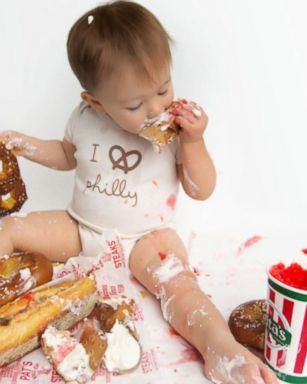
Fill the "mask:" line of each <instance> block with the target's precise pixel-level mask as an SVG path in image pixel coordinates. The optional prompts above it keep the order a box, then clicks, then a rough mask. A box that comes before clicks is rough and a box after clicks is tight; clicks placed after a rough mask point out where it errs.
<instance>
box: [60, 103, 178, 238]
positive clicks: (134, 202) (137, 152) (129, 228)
mask: <svg viewBox="0 0 307 384" xmlns="http://www.w3.org/2000/svg"><path fill="white" fill-rule="evenodd" d="M65 139H66V140H68V141H69V142H70V143H72V144H73V145H74V146H75V147H76V152H75V158H76V160H77V167H76V176H75V185H74V191H73V197H72V201H71V202H70V204H69V207H68V212H69V213H70V215H71V216H72V217H73V218H74V219H76V220H77V221H78V222H79V223H80V224H82V225H85V226H86V227H88V228H89V229H91V230H94V231H96V232H98V233H103V232H104V231H105V230H106V229H114V230H116V231H117V232H118V233H119V234H121V235H123V236H125V235H127V236H134V235H136V236H138V235H140V234H143V233H147V232H150V231H151V230H154V229H158V228H160V227H165V226H167V225H168V223H170V222H171V220H172V219H173V216H174V208H175V204H176V199H177V194H178V187H179V181H178V176H177V172H176V162H177V161H176V155H177V148H178V141H177V140H176V141H174V142H173V143H172V144H170V145H168V146H166V147H164V148H163V150H162V151H161V153H158V152H157V151H155V149H154V147H153V145H152V144H151V143H150V142H149V141H146V140H145V139H143V138H140V137H139V136H137V135H135V134H132V133H129V132H126V131H124V130H123V129H121V128H120V127H119V126H118V125H117V124H115V123H114V122H113V120H112V119H111V118H109V117H108V116H107V115H106V114H103V113H101V114H99V113H97V112H96V111H94V110H93V109H92V108H91V107H90V106H88V105H87V104H85V103H84V102H82V103H81V104H80V105H79V106H78V107H77V108H76V109H75V110H74V111H73V113H72V115H71V117H70V119H69V121H68V123H67V127H66V130H65Z"/></svg>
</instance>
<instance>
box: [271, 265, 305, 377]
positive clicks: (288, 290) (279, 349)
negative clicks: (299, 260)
mask: <svg viewBox="0 0 307 384" xmlns="http://www.w3.org/2000/svg"><path fill="white" fill-rule="evenodd" d="M264 358H265V362H266V363H267V365H268V366H270V367H271V368H272V369H273V371H275V373H276V375H277V377H278V379H279V381H280V382H282V383H298V384H306V383H307V291H305V290H301V289H297V288H293V287H290V286H288V285H285V284H283V283H282V282H280V281H278V280H276V279H275V278H274V277H273V276H272V275H271V274H270V272H268V318H267V326H266V333H265V349H264Z"/></svg>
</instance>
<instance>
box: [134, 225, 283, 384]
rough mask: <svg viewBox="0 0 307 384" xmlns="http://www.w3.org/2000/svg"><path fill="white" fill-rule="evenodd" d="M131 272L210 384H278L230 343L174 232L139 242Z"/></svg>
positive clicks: (250, 356) (165, 231)
mask: <svg viewBox="0 0 307 384" xmlns="http://www.w3.org/2000/svg"><path fill="white" fill-rule="evenodd" d="M130 269H131V272H132V274H133V275H134V276H135V278H136V279H137V280H138V281H139V282H140V283H141V284H143V285H144V286H145V287H146V288H147V289H148V290H149V291H150V292H151V293H152V294H154V295H155V296H156V297H157V298H158V299H160V301H161V308H162V312H163V315H164V317H165V318H166V320H167V321H169V323H170V324H171V325H172V326H173V327H174V328H175V329H176V331H177V332H178V333H179V334H181V335H182V336H183V337H184V338H185V339H186V340H187V341H189V342H190V343H191V344H192V345H193V346H194V347H195V348H196V349H197V350H198V351H199V352H200V353H201V355H202V356H203V358H204V360H205V368H204V371H205V375H206V376H207V377H208V378H209V379H211V380H212V381H214V382H216V383H223V384H224V383H225V384H226V383H227V384H232V383H233V384H235V383H241V384H243V383H246V384H247V383H248V384H261V383H266V384H269V383H272V384H273V383H274V384H275V383H277V380H276V378H275V376H274V375H273V374H272V373H271V371H270V370H269V369H268V368H267V367H266V366H265V365H264V364H263V363H262V362H261V361H260V360H259V359H258V358H256V357H255V356H254V355H253V354H251V353H250V352H249V351H248V350H247V349H246V348H244V347H242V346H241V345H240V344H238V343H237V342H236V341H235V340H234V338H233V336H232V335H231V333H230V331H229V328H228V325H227V323H226V321H225V320H224V318H223V317H222V315H221V314H220V313H219V312H218V310H217V309H216V307H215V306H214V305H213V303H212V302H211V301H210V299H209V298H208V297H207V296H206V294H205V293H204V292H203V291H202V290H201V289H200V287H199V285H198V283H197V280H196V277H195V275H194V273H193V272H192V271H191V269H190V266H189V263H188V256H187V252H186V250H185V247H184V245H183V243H182V241H181V240H180V238H179V237H178V235H177V234H176V232H175V231H173V230H171V229H163V230H158V231H155V232H152V233H150V234H148V235H146V236H144V237H142V238H141V239H140V240H139V241H138V242H137V243H136V245H135V246H134V248H133V250H132V252H131V255H130Z"/></svg>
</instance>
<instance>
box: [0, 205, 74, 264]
mask: <svg viewBox="0 0 307 384" xmlns="http://www.w3.org/2000/svg"><path fill="white" fill-rule="evenodd" d="M23 251H25V252H40V253H42V254H44V255H45V256H46V257H47V258H48V259H50V260H52V261H66V260H67V259H68V258H69V257H71V256H76V255H78V254H79V252H80V251H81V243H80V238H79V232H78V224H77V223H76V221H75V220H73V219H72V218H71V217H70V216H69V215H68V213H67V212H65V211H42V212H33V213H30V214H28V215H26V216H24V217H23V216H6V217H4V218H3V219H1V221H0V256H2V255H11V254H12V253H13V252H23Z"/></svg>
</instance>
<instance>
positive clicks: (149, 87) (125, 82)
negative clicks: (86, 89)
mask: <svg viewBox="0 0 307 384" xmlns="http://www.w3.org/2000/svg"><path fill="white" fill-rule="evenodd" d="M149 73H150V78H149V77H145V75H143V76H140V74H139V73H138V72H137V70H136V69H135V68H134V67H133V66H132V65H129V64H127V66H126V67H125V68H124V70H122V71H121V73H120V74H119V75H118V76H115V75H113V76H112V77H111V78H110V79H109V80H108V81H107V82H105V83H104V84H103V86H102V87H101V89H100V91H97V94H96V99H97V100H96V101H98V103H96V106H94V108H95V109H96V110H97V111H101V112H105V113H106V114H107V115H108V116H109V117H111V119H112V120H113V121H114V122H115V123H117V124H118V125H119V126H120V127H121V128H122V129H124V130H125V131H128V132H131V133H135V134H138V133H139V132H140V131H141V129H142V127H143V124H144V121H145V120H147V119H156V118H158V117H159V116H160V115H161V113H163V112H164V111H165V110H166V109H167V108H168V107H169V106H170V104H171V102H172V100H173V96H174V95H173V86H172V80H171V75H170V68H169V65H164V66H163V67H162V68H160V69H159V70H151V71H149Z"/></svg>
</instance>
